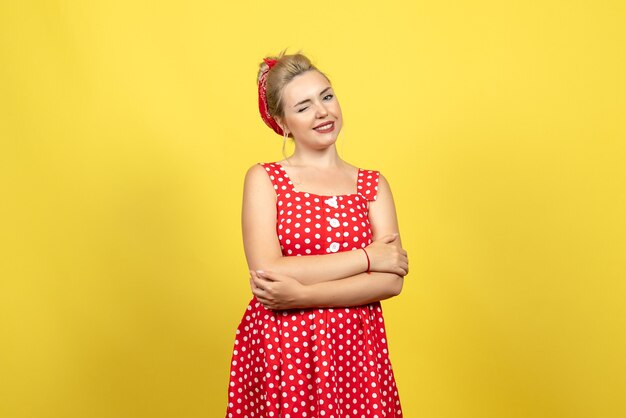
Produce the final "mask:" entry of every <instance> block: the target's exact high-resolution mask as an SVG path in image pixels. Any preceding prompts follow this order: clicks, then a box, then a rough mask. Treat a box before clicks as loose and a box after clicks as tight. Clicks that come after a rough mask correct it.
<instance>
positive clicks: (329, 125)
mask: <svg viewBox="0 0 626 418" xmlns="http://www.w3.org/2000/svg"><path fill="white" fill-rule="evenodd" d="M334 128H335V122H325V123H323V124H321V125H318V126H316V127H315V128H313V129H315V130H316V131H317V132H321V133H327V132H332V130H333V129H334Z"/></svg>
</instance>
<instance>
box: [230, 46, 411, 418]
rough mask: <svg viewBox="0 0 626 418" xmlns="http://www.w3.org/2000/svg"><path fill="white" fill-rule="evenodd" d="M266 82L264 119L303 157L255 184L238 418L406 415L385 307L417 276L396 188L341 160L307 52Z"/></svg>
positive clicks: (238, 352)
mask: <svg viewBox="0 0 626 418" xmlns="http://www.w3.org/2000/svg"><path fill="white" fill-rule="evenodd" d="M258 87H259V110H260V112H261V117H262V118H263V120H264V121H265V123H266V124H267V125H268V126H269V127H271V128H272V129H273V130H274V131H275V132H276V133H278V134H279V135H282V136H283V138H284V141H286V140H287V137H291V138H293V141H294V143H295V151H294V153H293V155H291V156H290V157H288V158H285V159H284V160H282V161H278V162H265V163H258V164H255V165H253V166H252V167H251V168H250V169H249V170H248V172H247V174H246V177H245V181H244V195H243V210H242V228H243V240H244V249H245V253H246V258H247V261H248V267H249V268H250V275H251V276H250V286H251V290H252V293H253V295H254V296H253V297H252V300H251V301H250V304H249V305H248V307H247V310H246V312H245V314H244V316H243V318H242V320H241V323H240V324H239V327H238V328H237V332H236V338H235V345H234V350H233V355H232V363H231V373H230V385H229V390H228V407H227V413H226V416H227V417H229V418H237V417H251V418H252V417H257V418H258V417H261V418H266V417H268V418H269V417H275V418H296V417H315V418H318V417H324V418H348V417H350V418H357V417H358V418H374V417H380V418H382V417H397V416H401V414H402V411H401V406H400V398H399V395H398V390H397V388H396V383H395V378H394V374H393V371H392V367H391V363H390V361H389V351H388V346H387V339H386V332H385V323H384V319H383V314H382V310H381V305H380V301H381V300H383V299H387V298H390V297H393V296H396V295H398V294H399V293H400V291H401V290H402V285H403V280H404V276H405V275H406V274H407V273H408V258H407V253H406V251H405V250H404V249H403V248H402V245H401V241H400V236H399V232H398V222H397V217H396V211H395V206H394V202H393V197H392V194H391V190H390V187H389V184H388V183H387V180H386V179H385V177H384V176H383V175H382V174H380V172H379V171H376V170H367V169H362V168H359V167H357V166H354V165H351V164H349V163H347V162H346V161H344V160H342V159H341V158H340V157H339V155H338V154H337V149H336V146H335V143H336V141H337V136H338V135H339V132H340V131H341V127H342V115H341V108H340V106H339V102H338V100H337V97H336V95H335V92H334V90H333V87H332V85H331V83H330V81H329V80H328V78H327V77H326V75H325V74H324V73H322V72H321V71H319V70H318V69H317V68H316V67H315V66H313V65H312V64H311V62H310V61H309V59H308V58H307V57H305V56H304V55H302V54H294V55H285V54H284V51H283V52H282V53H280V54H279V56H278V57H273V58H265V59H264V62H262V63H261V64H260V70H259V73H258ZM283 147H284V142H283ZM283 149H284V148H283Z"/></svg>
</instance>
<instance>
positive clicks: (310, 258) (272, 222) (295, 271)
mask: <svg viewBox="0 0 626 418" xmlns="http://www.w3.org/2000/svg"><path fill="white" fill-rule="evenodd" d="M377 193H378V197H377V198H376V200H375V201H370V202H369V221H370V226H371V228H372V235H373V242H372V243H371V244H370V245H369V246H367V247H366V248H365V249H366V251H367V253H368V255H369V258H370V271H371V274H367V273H366V270H367V258H366V256H365V254H364V253H363V251H360V250H359V251H341V252H337V253H331V254H324V255H307V256H302V257H295V256H294V257H292V256H283V255H282V251H281V248H280V243H279V241H278V237H277V236H276V192H275V191H274V187H273V186H272V184H271V181H270V179H269V178H268V176H267V173H266V172H265V169H264V168H263V167H262V166H260V165H258V164H255V165H254V166H252V167H251V168H250V169H249V170H248V172H247V173H246V177H245V181H244V193H243V205H242V217H241V219H242V233H243V242H244V251H245V253H246V259H247V262H248V267H249V269H250V275H251V276H250V287H251V289H252V293H253V294H254V295H255V296H256V297H257V299H258V300H259V302H261V303H262V304H263V305H264V306H265V307H266V308H269V309H293V308H311V307H340V306H341V307H348V306H358V305H363V304H367V303H371V302H374V301H379V300H383V299H387V298H390V297H393V296H396V295H398V294H400V292H401V290H402V286H403V282H404V276H405V275H406V274H408V258H407V253H406V251H405V250H404V249H403V248H402V243H401V240H400V235H399V232H398V221H397V215H396V210H395V205H394V202H393V196H392V193H391V189H390V187H389V184H388V183H387V180H386V179H385V178H384V176H383V175H382V174H380V176H379V182H378V192H377Z"/></svg>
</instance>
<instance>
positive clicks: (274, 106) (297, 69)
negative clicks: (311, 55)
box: [257, 49, 330, 138]
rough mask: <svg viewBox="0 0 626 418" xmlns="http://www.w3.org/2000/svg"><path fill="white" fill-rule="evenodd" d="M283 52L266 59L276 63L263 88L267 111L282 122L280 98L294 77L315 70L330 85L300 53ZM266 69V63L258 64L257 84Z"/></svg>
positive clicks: (282, 114)
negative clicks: (287, 53)
mask: <svg viewBox="0 0 626 418" xmlns="http://www.w3.org/2000/svg"><path fill="white" fill-rule="evenodd" d="M285 52H286V49H284V50H282V51H281V52H280V53H279V54H278V56H277V57H271V56H270V57H267V58H271V59H275V60H277V61H278V62H276V64H274V66H273V67H272V68H271V69H270V71H269V73H268V74H267V80H266V87H265V97H266V99H267V110H268V111H269V113H270V115H271V116H272V117H273V118H274V120H276V118H280V119H281V120H282V119H283V117H284V116H285V109H284V108H283V97H282V93H283V89H284V88H285V86H286V85H287V83H289V82H290V81H291V80H293V79H294V78H295V77H296V76H298V75H300V74H302V73H305V72H307V71H311V70H315V71H317V72H319V73H320V74H321V75H323V76H324V77H325V78H326V80H328V82H329V83H330V80H329V79H328V77H327V76H326V74H324V73H323V72H321V71H320V70H319V69H318V68H317V67H316V66H314V65H313V64H312V63H311V60H309V59H308V58H307V57H306V56H304V55H303V54H301V53H300V51H298V52H297V53H295V54H292V55H286V54H285ZM267 69H268V65H267V63H266V62H265V61H262V62H261V64H259V72H258V74H257V84H258V83H259V82H260V80H261V75H262V74H263V72H265V71H267ZM277 122H278V121H277ZM288 136H289V137H291V138H293V136H292V135H291V133H289V135H288Z"/></svg>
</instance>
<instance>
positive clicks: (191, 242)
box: [0, 0, 626, 418]
mask: <svg viewBox="0 0 626 418" xmlns="http://www.w3.org/2000/svg"><path fill="white" fill-rule="evenodd" d="M624 22H626V6H625V3H624V2H623V1H617V0H616V1H590V0H588V1H577V2H573V1H541V2H539V1H529V2H521V1H520V2H507V1H483V0H477V1H428V2H425V1H403V2H401V1H386V2H363V1H342V2H295V1H276V2H259V1H245V2H232V3H229V2H223V3H213V2H209V1H195V2H192V1H184V0H179V1H176V2H174V1H159V2H155V1H119V0H107V1H90V2H87V1H69V0H66V1H46V2H43V1H41V2H35V1H9V0H5V1H3V2H2V5H1V6H0V101H1V102H0V103H1V105H0V138H1V148H0V176H1V177H0V178H1V182H0V193H1V203H0V228H1V229H0V234H1V237H2V238H1V240H2V241H1V248H0V251H1V252H0V259H1V260H2V261H1V263H0V417H2V418H23V417H37V418H52V417H54V418H57V417H58V418H101V417H102V418H105V417H106V418H160V417H163V418H179V417H184V418H196V417H197V418H199V417H222V416H223V414H224V411H225V407H226V399H227V398H226V395H227V392H226V390H227V381H228V368H229V362H230V354H231V349H232V344H233V338H234V331H235V328H236V326H237V324H238V323H239V320H240V319H241V316H242V314H243V312H244V309H245V305H246V304H247V302H248V301H249V298H250V296H251V295H250V292H249V288H248V279H247V278H248V276H247V266H246V262H245V257H244V253H243V245H242V241H241V229H240V208H241V192H242V185H243V176H244V173H245V171H246V169H247V168H248V167H249V166H251V165H252V164H254V163H256V162H260V161H276V160H279V159H281V158H282V154H281V145H282V139H281V138H280V137H279V136H278V135H276V134H274V133H273V132H272V131H271V130H270V129H268V128H267V127H266V126H265V125H264V124H263V122H262V121H261V119H260V117H259V115H258V109H257V91H256V84H255V80H256V73H257V68H258V63H259V62H260V61H261V59H262V58H263V56H266V55H268V54H276V53H278V52H279V51H280V50H281V49H283V48H289V50H288V52H291V53H293V52H295V51H297V50H298V49H302V51H303V52H304V53H306V54H308V55H309V56H310V58H311V59H312V60H313V62H314V63H315V64H317V65H318V66H319V68H320V69H322V70H323V71H325V72H326V73H327V74H328V75H329V77H330V78H331V80H332V81H333V85H334V86H335V88H336V92H337V97H338V99H339V100H340V103H341V105H342V108H343V114H344V120H345V125H344V130H343V131H342V133H341V135H340V139H339V147H338V149H339V152H340V155H341V156H342V157H343V158H344V159H346V160H347V161H349V162H351V163H353V164H355V165H358V166H360V167H364V168H370V169H378V170H380V171H381V172H382V173H383V174H384V175H385V176H386V177H387V178H388V180H389V182H390V184H391V187H392V190H393V192H394V196H395V199H396V204H397V209H398V217H399V222H400V231H401V234H402V239H403V242H404V245H405V247H406V249H407V251H408V253H409V259H410V263H411V272H410V274H409V276H407V278H406V281H405V283H406V284H405V287H404V291H403V293H402V294H401V295H400V296H399V297H397V298H395V299H392V300H390V301H386V302H384V309H385V316H386V320H387V328H388V334H389V342H390V350H391V359H392V362H393V366H394V371H395V373H396V378H397V382H398V386H399V390H400V396H401V399H402V403H403V407H404V416H405V417H406V418H470V417H471V418H492V417H493V418H620V417H625V416H626V400H625V399H624V394H625V393H626V355H625V353H626V307H625V300H626V299H625V297H626V280H625V279H626V217H625V215H624V214H625V213H626V167H625V162H624V160H625V157H626V142H625V141H626V123H625V117H624V111H625V109H626V100H625V90H626V82H625V77H624V74H626V68H625V67H626V65H625V64H626V48H625V45H626V29H625V25H624ZM288 151H290V148H288Z"/></svg>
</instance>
